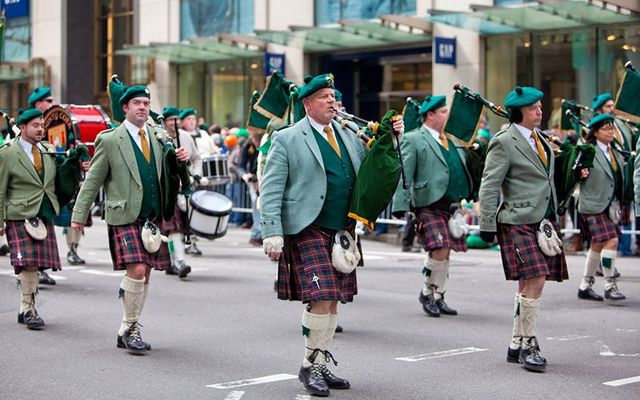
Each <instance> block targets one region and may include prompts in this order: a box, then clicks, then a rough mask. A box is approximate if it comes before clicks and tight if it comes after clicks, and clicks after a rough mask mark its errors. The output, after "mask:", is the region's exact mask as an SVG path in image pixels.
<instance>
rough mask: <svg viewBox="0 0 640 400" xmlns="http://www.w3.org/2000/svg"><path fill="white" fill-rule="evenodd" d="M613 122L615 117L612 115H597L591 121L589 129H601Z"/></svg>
mask: <svg viewBox="0 0 640 400" xmlns="http://www.w3.org/2000/svg"><path fill="white" fill-rule="evenodd" d="M609 122H613V115H611V114H596V115H595V116H594V117H593V118H591V120H590V121H589V129H600V127H601V126H603V125H605V124H608V123H609Z"/></svg>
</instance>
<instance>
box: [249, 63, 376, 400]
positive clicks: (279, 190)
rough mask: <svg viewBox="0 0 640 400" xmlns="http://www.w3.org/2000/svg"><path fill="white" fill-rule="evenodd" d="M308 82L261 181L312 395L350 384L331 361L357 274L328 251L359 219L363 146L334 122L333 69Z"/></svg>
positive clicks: (264, 212)
mask: <svg viewBox="0 0 640 400" xmlns="http://www.w3.org/2000/svg"><path fill="white" fill-rule="evenodd" d="M305 82H306V85H305V86H303V87H302V88H301V90H300V92H299V98H300V99H303V100H302V101H303V103H304V107H305V110H306V113H307V116H306V117H305V118H303V119H302V120H300V121H299V122H297V123H296V124H295V125H293V126H291V127H289V128H285V129H283V130H281V131H278V132H275V133H273V134H272V144H271V147H270V149H269V154H268V158H267V164H266V167H265V172H264V177H263V180H262V182H261V184H260V193H261V207H262V209H261V224H262V235H263V241H264V245H263V247H264V251H265V253H266V254H267V255H268V256H269V258H271V259H278V258H279V260H280V261H279V274H278V275H279V278H278V298H280V299H283V300H298V301H302V303H304V304H305V305H306V306H305V308H304V310H303V313H302V333H303V335H304V342H305V356H304V359H303V362H302V367H301V368H300V373H299V375H298V378H299V379H300V381H302V383H303V385H304V387H305V388H306V389H307V390H308V391H309V392H310V393H311V394H314V395H318V396H327V395H329V388H332V389H348V388H349V387H350V384H349V381H347V380H346V379H343V378H339V377H337V376H335V375H334V374H333V373H332V372H331V371H329V369H328V368H327V366H326V363H327V362H328V361H329V360H331V359H332V358H333V357H332V355H331V353H330V352H329V348H330V347H331V343H332V341H333V334H334V331H335V328H336V325H337V321H338V314H337V307H338V302H339V301H340V302H344V303H347V302H351V301H353V296H354V295H356V293H357V284H356V273H355V270H354V271H353V272H351V273H350V274H344V273H340V272H338V271H336V270H335V269H334V267H333V265H332V263H331V255H330V253H329V250H330V248H331V245H332V237H333V235H334V234H335V233H336V231H338V230H345V229H350V230H351V231H353V225H355V223H354V222H353V221H352V220H350V219H349V218H348V217H347V213H348V208H349V200H350V197H351V196H350V193H351V191H352V190H353V185H354V183H355V179H356V173H357V171H358V168H359V166H360V163H361V161H362V159H363V158H364V156H365V152H366V150H365V148H364V146H363V144H362V142H361V141H360V140H359V139H358V138H357V137H356V136H354V135H353V134H350V133H348V132H346V131H345V130H343V128H342V127H341V126H340V125H339V124H337V123H335V122H333V117H334V115H335V112H334V110H333V108H334V107H335V98H334V93H333V76H332V75H331V74H326V75H318V76H316V77H315V78H313V79H309V77H307V78H306V79H305ZM309 182H314V184H312V185H309ZM285 238H286V243H285V240H284V239H285ZM283 248H284V249H283ZM283 250H284V252H283ZM289 271H290V272H289Z"/></svg>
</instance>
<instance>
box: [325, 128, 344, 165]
mask: <svg viewBox="0 0 640 400" xmlns="http://www.w3.org/2000/svg"><path fill="white" fill-rule="evenodd" d="M323 131H324V133H326V134H327V141H328V142H329V144H330V145H331V147H333V150H334V151H335V152H336V154H337V155H338V157H340V158H342V155H341V154H340V146H338V142H337V141H336V136H335V135H334V134H333V131H332V130H331V128H329V127H328V126H325V127H324V129H323Z"/></svg>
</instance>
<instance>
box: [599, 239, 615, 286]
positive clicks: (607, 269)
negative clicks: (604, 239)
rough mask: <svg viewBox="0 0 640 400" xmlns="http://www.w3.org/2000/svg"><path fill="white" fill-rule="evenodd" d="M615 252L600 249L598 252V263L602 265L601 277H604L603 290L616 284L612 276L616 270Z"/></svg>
mask: <svg viewBox="0 0 640 400" xmlns="http://www.w3.org/2000/svg"><path fill="white" fill-rule="evenodd" d="M617 254H618V253H617V251H616V250H609V249H602V251H601V252H600V263H601V264H602V275H604V277H605V282H604V290H609V289H610V288H611V287H612V286H613V285H614V284H615V282H616V280H615V278H614V277H613V274H614V273H615V268H616V255H617Z"/></svg>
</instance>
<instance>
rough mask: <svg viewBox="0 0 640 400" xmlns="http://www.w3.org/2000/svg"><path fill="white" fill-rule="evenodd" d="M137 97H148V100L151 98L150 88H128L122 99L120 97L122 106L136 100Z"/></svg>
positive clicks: (140, 86)
mask: <svg viewBox="0 0 640 400" xmlns="http://www.w3.org/2000/svg"><path fill="white" fill-rule="evenodd" d="M136 97H147V98H151V92H150V91H149V88H148V87H146V86H142V85H139V86H131V87H129V88H127V90H125V92H124V93H123V94H122V97H120V100H119V102H120V105H123V104H127V103H128V102H129V100H131V99H134V98H136Z"/></svg>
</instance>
